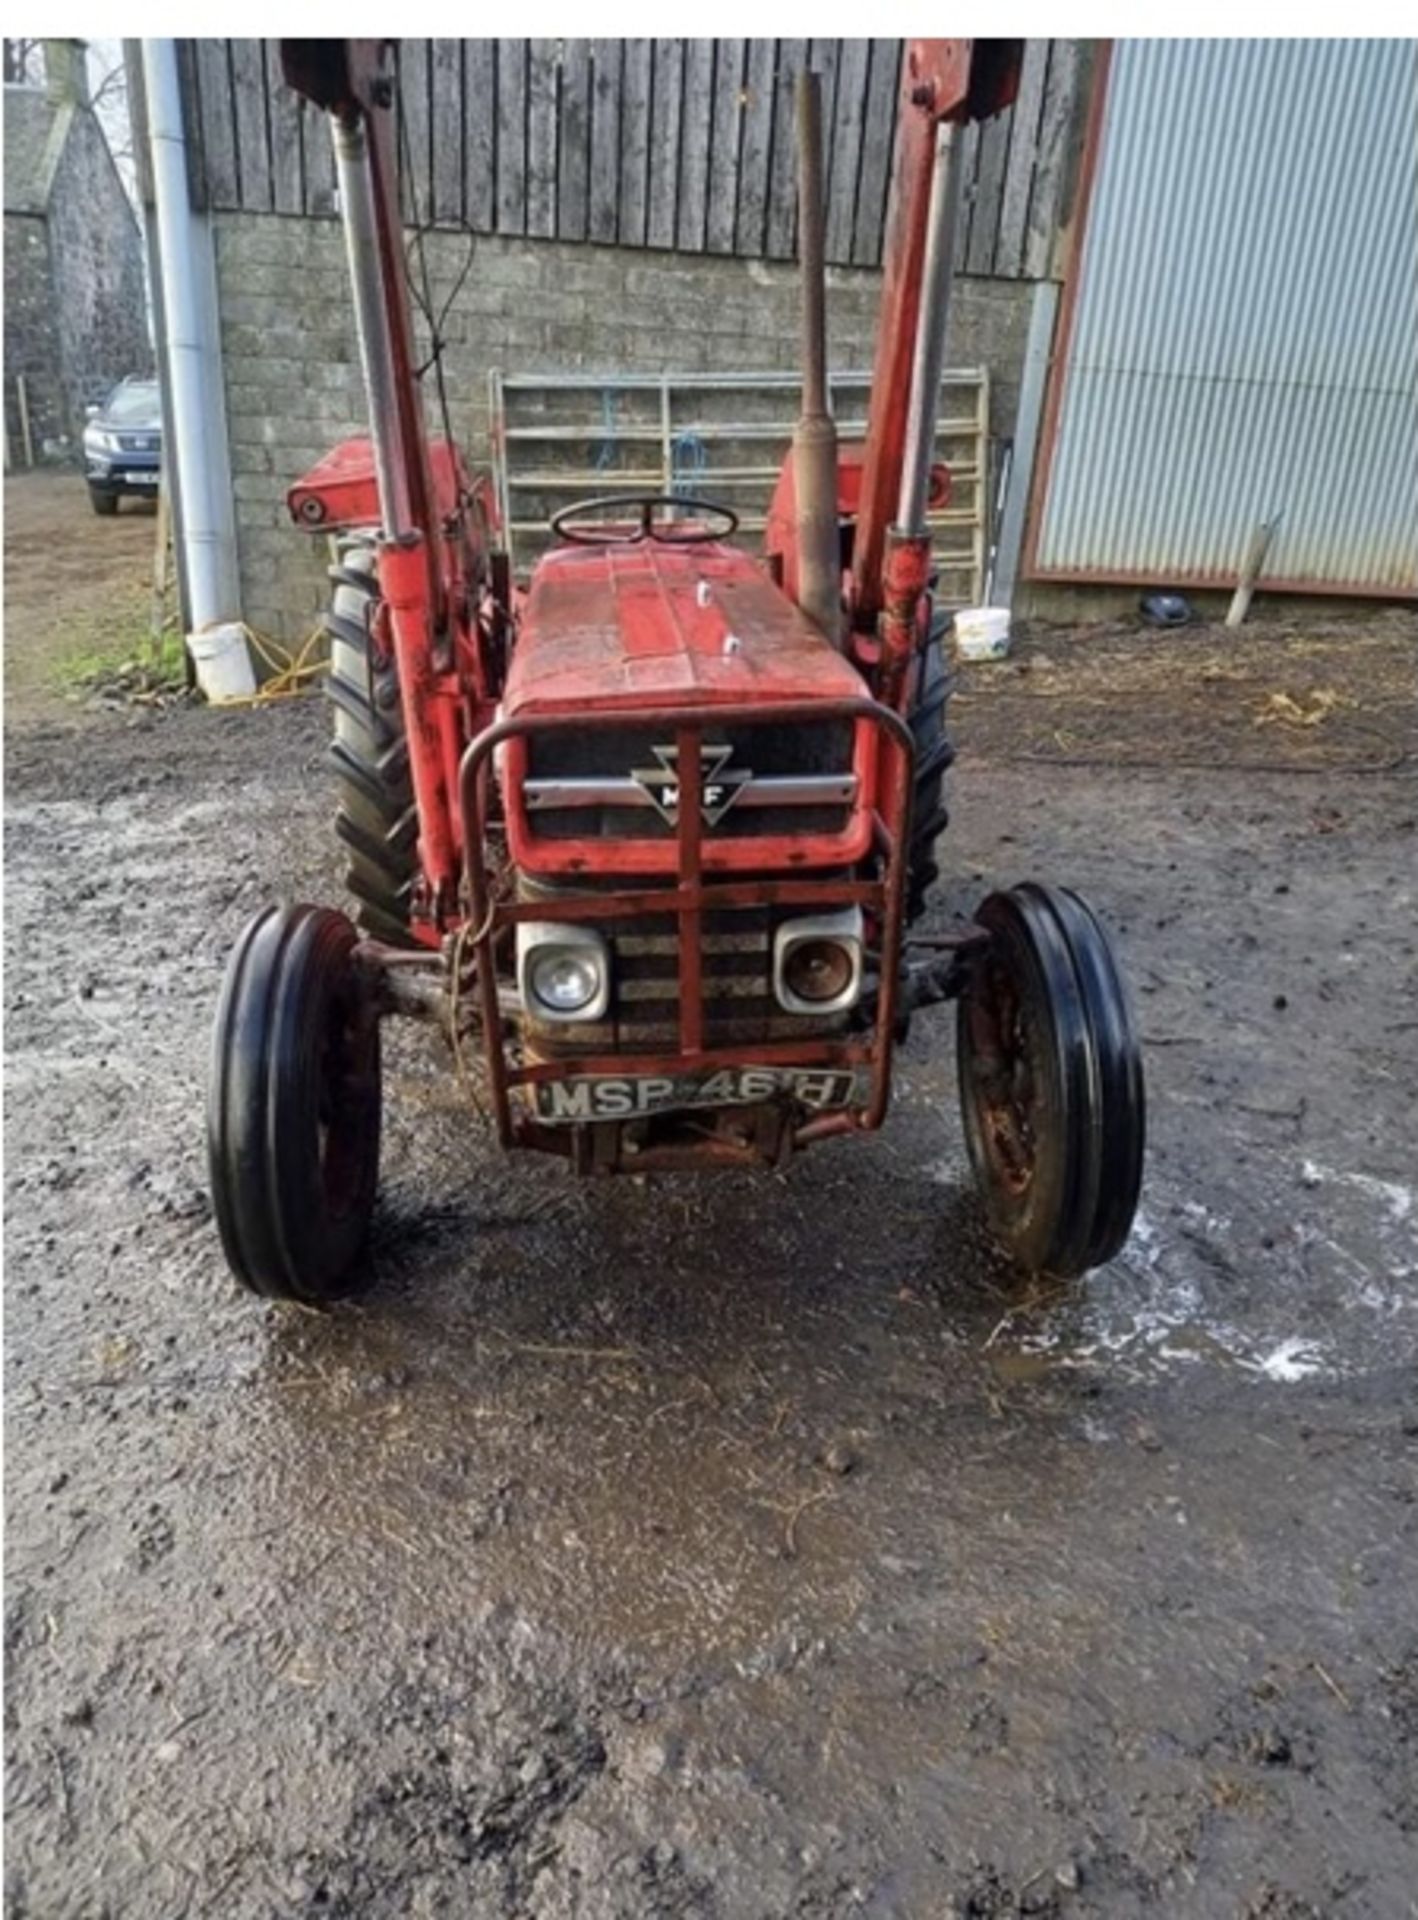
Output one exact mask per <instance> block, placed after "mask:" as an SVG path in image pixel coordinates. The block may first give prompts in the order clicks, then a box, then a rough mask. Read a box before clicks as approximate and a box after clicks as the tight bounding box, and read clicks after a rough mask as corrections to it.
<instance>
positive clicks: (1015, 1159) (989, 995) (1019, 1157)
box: [967, 960, 1043, 1201]
mask: <svg viewBox="0 0 1418 1920" xmlns="http://www.w3.org/2000/svg"><path fill="white" fill-rule="evenodd" d="M967 1018H968V1020H969V1024H970V1040H971V1084H972V1089H973V1092H974V1097H975V1105H976V1113H977V1117H978V1121H979V1128H980V1142H981V1145H982V1146H983V1148H984V1150H985V1153H986V1155H987V1157H988V1159H989V1163H990V1168H991V1171H992V1173H993V1174H994V1177H995V1179H996V1180H997V1182H998V1184H999V1187H1000V1189H1001V1190H1002V1191H1003V1192H1004V1193H1006V1194H1007V1195H1008V1196H1009V1197H1010V1198H1011V1199H1012V1200H1014V1201H1022V1200H1023V1199H1024V1197H1025V1196H1026V1195H1027V1193H1028V1192H1029V1189H1030V1187H1031V1186H1032V1184H1033V1182H1034V1178H1035V1174H1036V1171H1037V1167H1038V1155H1039V1127H1040V1104H1041V1100H1042V1086H1043V1076H1042V1072H1041V1062H1040V1059H1039V1051H1038V1049H1039V1036H1038V1035H1037V1033H1036V1032H1035V1031H1034V1022H1033V1021H1031V1019H1030V1018H1029V1014H1028V1010H1027V1008H1026V1006H1025V1003H1024V999H1023V997H1022V996H1021V994H1020V992H1019V987H1018V983H1017V982H1016V981H1015V979H1014V978H1013V976H1012V974H1011V972H1010V971H1009V969H1007V968H1006V967H1003V966H1001V965H1000V964H999V963H998V962H997V961H994V960H990V961H987V962H986V963H985V965H984V966H983V967H982V968H981V970H980V972H979V973H978V974H977V975H976V980H975V985H974V988H973V990H972V992H971V994H970V999H969V1005H968V1008H967Z"/></svg>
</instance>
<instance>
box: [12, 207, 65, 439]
mask: <svg viewBox="0 0 1418 1920" xmlns="http://www.w3.org/2000/svg"><path fill="white" fill-rule="evenodd" d="M17 377H22V378H23V379H24V383H25V400H26V404H27V405H28V408H29V419H30V434H31V436H32V439H33V443H34V453H35V458H36V459H37V460H38V459H41V458H42V457H43V450H44V443H45V441H46V440H48V441H54V442H57V441H59V440H60V439H61V438H62V437H63V436H64V434H65V433H66V431H67V428H68V414H67V407H66V403H65V399H64V381H63V371H62V368H61V365H60V359H59V334H58V329H57V328H56V327H55V324H54V297H53V293H52V291H51V285H50V276H49V232H48V227H47V224H46V222H45V221H44V220H43V219H42V218H41V217H40V216H39V215H38V214H32V213H7V214H6V215H5V432H6V435H7V437H8V440H9V446H10V458H11V460H12V462H13V463H14V464H15V466H17V467H19V466H23V464H24V458H25V455H24V440H23V437H22V435H21V432H20V410H19V398H18V389H17V387H16V385H15V382H16V378H17Z"/></svg>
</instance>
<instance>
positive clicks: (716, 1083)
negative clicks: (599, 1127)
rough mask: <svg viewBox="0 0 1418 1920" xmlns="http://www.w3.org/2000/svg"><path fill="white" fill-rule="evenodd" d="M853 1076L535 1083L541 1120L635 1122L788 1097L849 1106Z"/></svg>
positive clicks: (798, 1073)
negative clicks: (650, 1115) (677, 1111)
mask: <svg viewBox="0 0 1418 1920" xmlns="http://www.w3.org/2000/svg"><path fill="white" fill-rule="evenodd" d="M859 1091H860V1090H859V1088H858V1084H857V1075H856V1074H854V1073H843V1072H840V1071H838V1070H836V1069H835V1068H828V1067H713V1068H707V1069H706V1070H705V1071H704V1072H703V1073H677V1074H636V1075H627V1076H626V1077H625V1078H623V1079H607V1078H602V1077H601V1076H600V1075H596V1076H594V1077H592V1076H582V1077H577V1078H575V1079H571V1080H542V1081H536V1082H534V1083H533V1088H532V1099H533V1105H534V1107H535V1109H536V1114H537V1118H538V1119H539V1120H550V1121H553V1122H562V1123H569V1122H573V1121H578V1120H635V1119H638V1118H640V1117H641V1116H642V1115H644V1114H648V1113H670V1112H672V1111H673V1110H674V1109H676V1108H683V1107H745V1106H756V1105H757V1104H758V1103H759V1102H760V1101H763V1100H773V1099H777V1098H779V1097H780V1096H783V1095H786V1096H787V1097H788V1098H789V1099H790V1100H796V1101H797V1102H798V1103H799V1104H800V1105H801V1106H804V1107H813V1108H815V1109H822V1108H827V1107H847V1106H851V1105H852V1103H853V1100H854V1099H856V1098H858V1097H859Z"/></svg>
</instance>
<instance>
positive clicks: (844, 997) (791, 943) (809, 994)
mask: <svg viewBox="0 0 1418 1920" xmlns="http://www.w3.org/2000/svg"><path fill="white" fill-rule="evenodd" d="M862 940H863V928H862V910H861V908H860V907H843V908H842V909H841V911H840V912H837V913H813V914H808V915H807V916H806V917H805V918H803V919H801V920H785V921H784V922H783V924H782V925H781V926H780V927H779V928H778V931H777V932H776V933H775V934H774V936H773V991H774V993H776V994H777V996H778V1003H779V1005H780V1006H782V1007H785V1008H786V1009H787V1011H788V1012H789V1013H818V1014H821V1013H845V1011H846V1010H847V1008H848V1007H852V1006H855V1005H856V1003H857V1001H858V1000H859V999H860V998H861V992H862Z"/></svg>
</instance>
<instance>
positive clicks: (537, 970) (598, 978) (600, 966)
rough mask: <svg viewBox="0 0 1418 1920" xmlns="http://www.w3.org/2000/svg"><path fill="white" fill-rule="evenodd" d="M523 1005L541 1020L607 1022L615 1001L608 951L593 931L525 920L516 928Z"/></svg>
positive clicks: (592, 929)
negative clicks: (607, 1016) (611, 1001)
mask: <svg viewBox="0 0 1418 1920" xmlns="http://www.w3.org/2000/svg"><path fill="white" fill-rule="evenodd" d="M517 985H518V988H519V990H520V992H521V995H522V1005H523V1007H524V1008H525V1009H526V1011H527V1012H528V1013H529V1014H531V1015H532V1016H533V1017H534V1018H536V1019H541V1020H603V1019H604V1018H605V1014H606V1009H607V1008H608V1007H609V1005H610V998H611V959H610V948H609V947H608V946H607V945H606V942H605V939H604V938H603V936H602V935H601V934H599V933H597V932H596V930H595V928H594V927H572V926H559V925H557V924H556V923H555V922H554V921H550V920H523V921H522V922H520V923H519V925H518V928H517Z"/></svg>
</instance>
